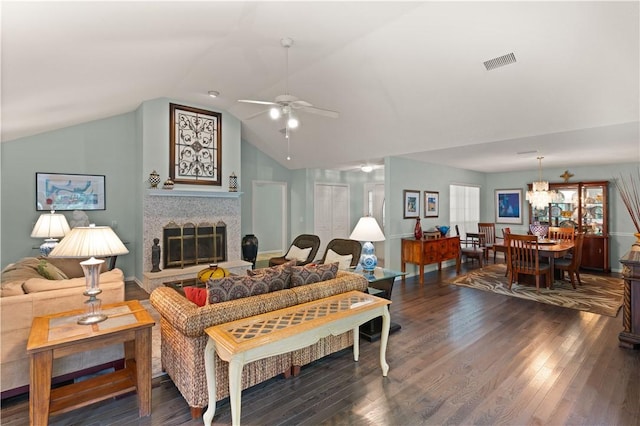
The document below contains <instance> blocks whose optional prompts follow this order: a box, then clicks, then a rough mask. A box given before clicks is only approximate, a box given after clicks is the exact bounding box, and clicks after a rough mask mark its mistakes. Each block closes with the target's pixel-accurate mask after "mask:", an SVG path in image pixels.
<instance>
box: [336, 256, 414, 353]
mask: <svg viewBox="0 0 640 426" xmlns="http://www.w3.org/2000/svg"><path fill="white" fill-rule="evenodd" d="M349 271H350V272H354V273H356V274H361V275H362V276H363V277H365V278H366V279H367V281H369V288H368V289H367V292H368V293H369V294H373V295H374V296H379V297H384V298H385V299H389V300H391V293H392V291H393V282H394V281H395V279H396V278H398V277H401V276H403V275H406V273H405V272H399V271H394V270H391V269H385V268H376V269H375V270H374V271H373V272H365V271H363V270H362V269H360V268H354V269H350V270H349ZM401 328H402V326H401V325H400V324H398V323H395V322H393V321H391V327H390V329H389V334H391V333H394V332H396V331H398V330H400V329H401ZM381 331H382V318H374V319H373V320H371V321H369V322H368V323H367V324H364V325H362V326H360V337H362V338H363V339H365V340H368V341H369V342H375V341H376V340H378V339H379V338H380V333H381Z"/></svg>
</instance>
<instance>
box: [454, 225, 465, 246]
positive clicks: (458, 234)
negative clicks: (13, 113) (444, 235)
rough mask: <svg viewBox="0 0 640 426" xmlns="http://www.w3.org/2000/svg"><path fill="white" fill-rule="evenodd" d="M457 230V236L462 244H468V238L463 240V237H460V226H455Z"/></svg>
mask: <svg viewBox="0 0 640 426" xmlns="http://www.w3.org/2000/svg"><path fill="white" fill-rule="evenodd" d="M455 228H456V235H457V236H458V238H460V243H461V244H462V243H467V242H468V241H467V237H464V238H462V235H460V228H458V225H456V226H455Z"/></svg>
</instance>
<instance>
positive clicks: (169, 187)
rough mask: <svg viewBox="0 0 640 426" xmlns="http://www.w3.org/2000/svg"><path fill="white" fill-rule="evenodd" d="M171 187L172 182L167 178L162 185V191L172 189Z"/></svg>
mask: <svg viewBox="0 0 640 426" xmlns="http://www.w3.org/2000/svg"><path fill="white" fill-rule="evenodd" d="M173 185H174V183H173V180H171V178H167V180H165V181H164V184H163V185H162V189H173Z"/></svg>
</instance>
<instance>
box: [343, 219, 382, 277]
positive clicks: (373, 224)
mask: <svg viewBox="0 0 640 426" xmlns="http://www.w3.org/2000/svg"><path fill="white" fill-rule="evenodd" d="M349 238H351V239H352V240H358V241H364V244H363V245H362V255H361V256H360V265H361V266H362V269H363V270H364V271H365V272H373V270H374V269H376V265H377V264H378V258H377V257H376V255H375V248H374V247H373V244H372V241H384V234H383V233H382V230H381V229H380V226H379V225H378V222H377V221H376V219H375V218H374V217H372V216H364V217H361V218H360V220H359V221H358V223H357V224H356V227H355V228H353V232H352V233H351V236H350V237H349Z"/></svg>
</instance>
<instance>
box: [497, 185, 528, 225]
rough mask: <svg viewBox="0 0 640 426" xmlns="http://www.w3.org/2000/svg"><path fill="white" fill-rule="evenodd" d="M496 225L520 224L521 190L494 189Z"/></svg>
mask: <svg viewBox="0 0 640 426" xmlns="http://www.w3.org/2000/svg"><path fill="white" fill-rule="evenodd" d="M496 223H515V224H522V189H496Z"/></svg>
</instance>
